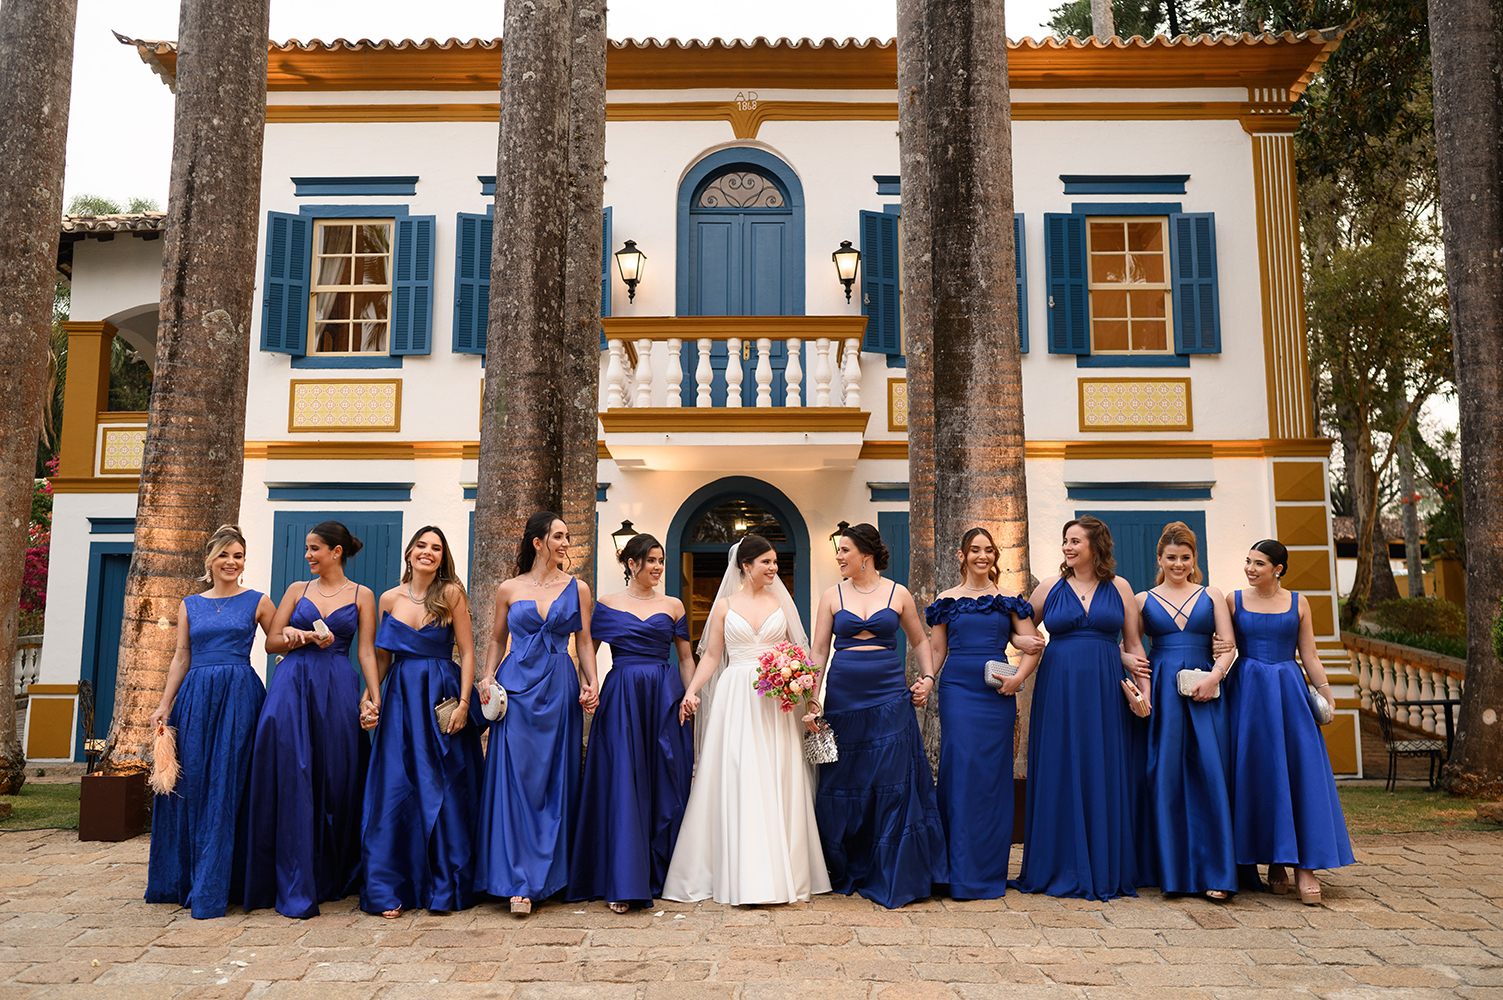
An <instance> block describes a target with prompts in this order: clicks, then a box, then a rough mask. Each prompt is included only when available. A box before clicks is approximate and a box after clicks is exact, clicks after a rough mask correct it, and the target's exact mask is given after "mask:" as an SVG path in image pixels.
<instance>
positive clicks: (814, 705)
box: [804, 699, 825, 733]
mask: <svg viewBox="0 0 1503 1000" xmlns="http://www.w3.org/2000/svg"><path fill="white" fill-rule="evenodd" d="M806 704H807V705H808V707H809V712H808V714H807V715H805V716H804V728H805V729H807V730H809V732H811V733H817V732H819V719H820V716H822V715H824V714H825V710H824V708H823V707H821V706H820V704H819V702H817V701H814V700H812V699H811V700H810V701H808V702H806Z"/></svg>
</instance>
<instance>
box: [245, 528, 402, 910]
mask: <svg viewBox="0 0 1503 1000" xmlns="http://www.w3.org/2000/svg"><path fill="white" fill-rule="evenodd" d="M306 546H307V548H306V550H305V553H304V558H306V559H307V560H308V568H309V569H310V570H311V571H312V572H313V576H314V578H313V579H312V580H309V581H307V582H305V583H294V584H293V585H292V586H290V587H288V588H287V593H286V594H284V595H283V597H282V603H281V605H279V606H278V608H277V614H276V617H275V618H274V619H273V620H272V623H271V631H270V632H269V633H268V634H267V636H266V651H267V652H268V653H273V654H278V653H285V654H286V658H285V659H283V660H282V662H281V663H280V664H278V665H277V668H276V672H275V673H274V674H273V675H272V679H271V684H270V685H269V686H268V688H267V691H266V706H265V707H264V708H263V709H262V710H261V721H260V723H259V724H258V725H257V726H256V748H255V753H254V756H253V757H252V764H251V781H250V814H251V820H250V835H249V850H248V856H247V858H246V864H245V908H246V909H247V910H253V909H257V908H259V907H264V906H272V905H275V906H276V908H277V912H278V913H280V914H282V915H283V916H287V917H314V916H317V915H318V904H319V903H321V902H327V901H329V900H333V899H343V898H344V897H345V896H348V895H349V894H350V893H351V892H353V891H354V890H355V889H356V888H358V886H359V884H360V814H361V793H362V791H363V789H364V787H365V770H366V764H367V761H368V759H369V757H370V741H369V740H368V739H367V738H366V736H365V734H364V733H362V732H361V731H360V716H361V712H362V709H361V696H360V681H359V679H358V678H357V676H356V674H355V671H353V670H351V669H350V660H349V650H350V643H351V642H357V643H358V645H357V647H356V648H357V649H358V654H357V655H358V658H359V660H360V673H361V674H363V675H364V677H365V699H366V701H367V706H366V710H367V711H369V712H371V713H375V712H378V711H379V710H380V699H381V695H380V692H379V681H378V680H377V677H376V652H375V648H374V646H373V645H372V641H373V640H374V639H375V636H376V598H375V595H374V594H372V593H371V592H370V591H369V590H367V589H366V588H364V587H362V586H360V584H358V583H356V582H355V581H353V580H351V579H349V578H348V577H347V576H345V572H344V566H345V563H346V562H348V561H349V560H350V559H353V558H354V557H355V554H356V553H357V552H359V551H360V548H361V545H360V539H358V538H356V537H355V536H354V535H351V534H350V529H348V528H346V527H345V526H344V525H342V524H340V523H339V522H338V521H324V522H323V523H321V524H318V525H316V526H314V528H313V530H312V531H310V532H308V537H307V540H306ZM317 621H323V622H324V623H325V626H326V627H327V629H328V631H327V632H326V633H325V635H324V636H323V637H322V638H320V637H319V634H318V633H317V632H316V631H315V630H314V629H315V625H316V622H317Z"/></svg>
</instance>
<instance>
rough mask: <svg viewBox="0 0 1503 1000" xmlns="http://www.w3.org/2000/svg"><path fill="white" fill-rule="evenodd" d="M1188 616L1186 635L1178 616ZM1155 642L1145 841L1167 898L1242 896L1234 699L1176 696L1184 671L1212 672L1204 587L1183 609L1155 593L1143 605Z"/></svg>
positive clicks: (1210, 617)
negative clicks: (1212, 892)
mask: <svg viewBox="0 0 1503 1000" xmlns="http://www.w3.org/2000/svg"><path fill="white" fill-rule="evenodd" d="M1181 610H1183V611H1184V612H1185V613H1186V614H1187V615H1188V617H1187V619H1186V621H1185V626H1184V628H1183V629H1181V628H1180V627H1179V623H1178V620H1177V619H1176V618H1175V612H1176V611H1181ZM1143 631H1144V633H1145V634H1146V635H1148V636H1149V637H1150V638H1151V639H1152V640H1153V647H1152V649H1151V650H1150V651H1149V654H1148V662H1149V664H1150V666H1152V668H1153V714H1152V715H1151V716H1150V717H1149V719H1148V737H1149V738H1148V799H1149V827H1148V831H1147V836H1148V837H1149V839H1150V843H1151V844H1152V845H1153V847H1154V849H1155V854H1154V863H1155V866H1156V868H1157V870H1158V876H1159V883H1158V884H1159V888H1161V889H1163V890H1164V891H1165V892H1187V893H1188V892H1194V893H1201V892H1205V891H1206V890H1208V889H1219V890H1222V891H1224V892H1236V891H1237V863H1236V855H1235V852H1234V850H1233V849H1232V798H1231V782H1230V777H1231V773H1232V739H1231V707H1230V705H1231V699H1230V698H1229V697H1228V695H1227V685H1226V684H1225V683H1223V684H1222V685H1221V697H1220V698H1213V699H1211V700H1210V701H1196V700H1194V699H1193V698H1190V697H1187V696H1185V695H1182V694H1180V693H1179V672H1180V671H1181V670H1211V669H1213V668H1214V666H1215V657H1214V656H1212V654H1211V640H1212V639H1213V638H1214V637H1215V635H1216V609H1215V607H1214V606H1213V605H1212V602H1211V598H1210V595H1208V594H1207V593H1206V591H1205V589H1204V588H1202V589H1201V590H1199V591H1197V592H1196V593H1195V595H1194V596H1192V597H1191V598H1190V599H1189V600H1188V601H1186V602H1185V607H1184V608H1183V609H1180V608H1175V607H1173V606H1172V605H1168V604H1166V603H1164V602H1163V599H1162V598H1160V597H1159V596H1158V595H1157V594H1155V593H1154V592H1153V591H1149V592H1148V596H1147V597H1146V598H1145V599H1144V602H1143Z"/></svg>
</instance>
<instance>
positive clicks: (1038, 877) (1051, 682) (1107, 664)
mask: <svg viewBox="0 0 1503 1000" xmlns="http://www.w3.org/2000/svg"><path fill="white" fill-rule="evenodd" d="M1042 618H1043V625H1044V627H1045V628H1046V629H1048V631H1049V645H1048V646H1047V647H1045V649H1044V655H1043V659H1042V661H1041V662H1040V664H1039V669H1038V675H1037V678H1036V680H1035V682H1034V688H1033V708H1032V710H1031V712H1030V715H1029V729H1028V791H1027V793H1026V795H1025V797H1024V803H1025V805H1024V812H1023V867H1022V873H1021V875H1020V876H1019V877H1018V878H1017V879H1016V880H1014V881H1013V882H1011V883H1010V884H1011V885H1012V886H1013V887H1014V888H1017V889H1021V890H1023V891H1024V892H1042V893H1047V894H1048V895H1050V896H1075V897H1080V898H1084V899H1113V898H1116V897H1117V896H1136V895H1137V892H1136V891H1135V889H1134V886H1135V885H1136V884H1137V881H1136V880H1137V874H1138V865H1137V857H1136V853H1135V848H1134V839H1135V824H1136V820H1137V809H1136V800H1137V796H1138V788H1139V787H1140V786H1141V784H1142V779H1141V776H1140V775H1138V774H1135V773H1134V771H1133V767H1132V761H1133V756H1134V754H1133V748H1132V737H1131V732H1132V731H1131V723H1132V721H1133V720H1134V718H1135V716H1134V715H1133V714H1132V712H1131V710H1130V709H1129V708H1128V707H1127V699H1126V698H1125V697H1124V696H1123V693H1122V684H1121V682H1122V680H1123V679H1124V678H1126V677H1127V673H1126V671H1125V670H1123V668H1122V650H1121V648H1120V647H1119V646H1118V645H1117V642H1118V633H1119V632H1120V631H1121V629H1122V623H1123V608H1122V596H1121V595H1120V594H1118V593H1117V588H1116V587H1114V586H1113V585H1112V584H1111V583H1110V582H1108V581H1105V580H1103V581H1101V582H1100V583H1099V584H1098V585H1097V588H1096V592H1095V594H1094V596H1093V597H1092V598H1091V603H1090V611H1089V613H1088V612H1087V611H1086V610H1085V609H1084V606H1083V605H1082V603H1081V601H1080V598H1079V597H1077V596H1076V594H1075V591H1074V590H1073V589H1071V587H1070V584H1069V583H1068V582H1067V581H1065V580H1060V581H1059V582H1058V583H1056V584H1055V585H1054V588H1053V589H1052V590H1050V591H1049V596H1048V597H1046V598H1045V599H1044V608H1043V615H1042Z"/></svg>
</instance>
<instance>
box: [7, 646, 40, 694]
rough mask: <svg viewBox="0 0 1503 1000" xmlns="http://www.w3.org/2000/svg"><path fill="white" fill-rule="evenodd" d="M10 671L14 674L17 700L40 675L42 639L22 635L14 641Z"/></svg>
mask: <svg viewBox="0 0 1503 1000" xmlns="http://www.w3.org/2000/svg"><path fill="white" fill-rule="evenodd" d="M11 669H12V671H13V672H14V674H13V676H14V677H15V687H16V694H15V696H16V697H17V698H19V697H21V696H22V695H23V694H25V693H26V689H27V688H29V687H31V685H33V684H35V683H36V682H37V678H38V677H40V676H41V673H42V637H41V636H39V635H23V636H21V637H19V638H18V639H17V641H16V656H15V659H14V660H12V661H11Z"/></svg>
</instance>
